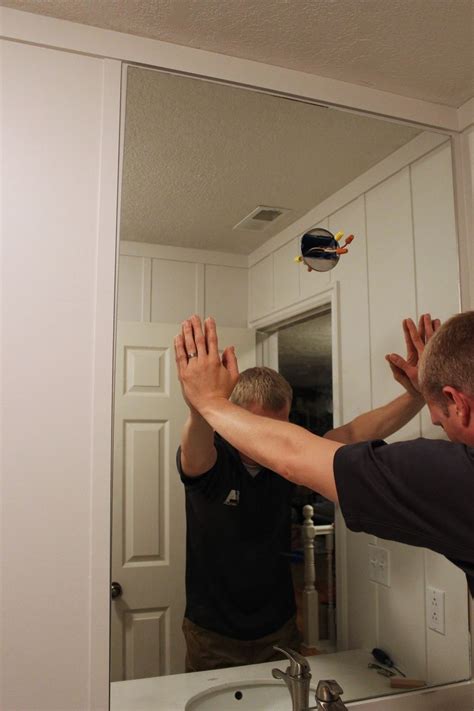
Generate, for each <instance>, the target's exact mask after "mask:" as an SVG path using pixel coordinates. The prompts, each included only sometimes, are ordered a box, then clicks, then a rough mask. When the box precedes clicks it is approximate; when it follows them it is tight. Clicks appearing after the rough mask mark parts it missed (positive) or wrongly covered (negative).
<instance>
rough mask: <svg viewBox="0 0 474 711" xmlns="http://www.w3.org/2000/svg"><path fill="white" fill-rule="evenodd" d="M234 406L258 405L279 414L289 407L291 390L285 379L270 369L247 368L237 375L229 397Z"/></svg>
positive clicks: (291, 396) (291, 397) (291, 395)
mask: <svg viewBox="0 0 474 711" xmlns="http://www.w3.org/2000/svg"><path fill="white" fill-rule="evenodd" d="M230 399H231V401H232V402H233V403H235V404H236V405H240V406H241V407H248V406H249V405H255V404H256V405H260V406H261V407H263V408H264V409H265V410H270V411H271V412H279V411H280V410H282V409H283V408H284V407H285V406H286V405H289V406H291V401H292V399H293V390H292V389H291V385H290V384H289V382H288V381H287V380H285V378H284V377H283V376H282V375H280V373H277V371H276V370H273V369H272V368H247V370H244V371H243V372H242V373H240V375H239V379H238V381H237V384H236V386H235V388H234V390H233V392H232V395H231V396H230Z"/></svg>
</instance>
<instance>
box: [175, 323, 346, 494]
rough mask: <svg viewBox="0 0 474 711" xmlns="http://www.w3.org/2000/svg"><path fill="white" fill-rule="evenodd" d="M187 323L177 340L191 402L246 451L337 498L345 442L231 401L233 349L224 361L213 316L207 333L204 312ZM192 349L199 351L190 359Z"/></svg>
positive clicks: (234, 373) (178, 359)
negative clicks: (337, 458)
mask: <svg viewBox="0 0 474 711" xmlns="http://www.w3.org/2000/svg"><path fill="white" fill-rule="evenodd" d="M185 323H186V326H185V327H183V332H182V333H181V334H179V335H178V336H177V337H176V339H175V352H176V363H177V367H178V374H179V379H180V382H181V385H182V388H183V392H184V396H185V399H186V401H187V402H188V403H189V404H190V405H191V406H192V407H194V409H195V410H196V411H197V412H199V413H200V415H202V417H203V418H204V419H205V420H206V421H207V423H208V424H209V426H210V428H212V429H213V430H216V431H217V432H219V434H220V435H221V436H222V437H223V438H224V439H225V440H227V442H230V444H232V445H233V446H234V447H235V448H236V449H238V450H239V451H240V452H242V454H244V455H246V456H247V457H249V458H250V459H253V460H254V461H256V462H259V464H262V465H263V466H265V467H267V468H269V469H271V470H273V471H275V472H277V473H278V474H281V476H283V477H285V478H287V479H289V480H290V481H293V482H295V483H298V484H302V485H304V486H308V487H310V488H312V489H315V490H316V491H319V492H320V493H321V494H323V496H325V497H326V498H328V499H331V500H332V501H336V500H337V493H336V485H335V482H334V473H333V468H332V463H333V458H334V453H335V452H336V451H337V450H338V449H339V448H340V447H341V446H342V445H341V444H339V443H337V442H331V441H330V440H325V439H323V438H322V437H316V436H315V435H313V434H311V433H310V432H308V431H307V430H305V429H303V428H302V427H298V426H296V425H293V424H290V423H287V422H281V421H279V420H274V419H269V418H266V417H259V416H257V415H254V414H252V413H251V412H248V411H247V410H245V409H243V408H242V407H238V406H237V405H234V404H233V403H231V402H229V400H228V398H229V396H230V394H231V392H232V390H233V388H234V386H235V383H236V382H237V378H238V375H239V372H238V367H237V359H236V357H235V353H234V352H233V349H226V350H225V351H224V356H223V359H222V361H221V359H220V357H219V350H218V346H217V334H216V328H215V323H214V321H213V320H212V319H207V321H206V324H205V326H206V335H204V333H203V330H202V326H201V320H200V319H199V317H198V316H193V317H192V319H191V320H190V321H187V322H185ZM188 353H197V356H196V357H193V358H191V359H189V358H188V355H187V354H188ZM183 465H184V462H183ZM201 473H202V472H201Z"/></svg>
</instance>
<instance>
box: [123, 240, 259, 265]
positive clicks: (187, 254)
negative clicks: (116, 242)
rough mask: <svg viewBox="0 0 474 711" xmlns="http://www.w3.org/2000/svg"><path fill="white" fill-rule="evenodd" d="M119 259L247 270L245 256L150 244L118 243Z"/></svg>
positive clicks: (247, 261) (247, 263)
mask: <svg viewBox="0 0 474 711" xmlns="http://www.w3.org/2000/svg"><path fill="white" fill-rule="evenodd" d="M120 256H121V257H150V258H152V259H169V260H171V261H174V262H193V263H194V264H214V265H217V266H220V267H238V268H241V269H247V268H248V266H249V260H248V257H247V255H245V254H231V253H229V252H213V251H211V250H204V249H189V248H185V247H173V246H172V245H167V244H152V243H151V242H129V241H126V240H124V241H122V242H120Z"/></svg>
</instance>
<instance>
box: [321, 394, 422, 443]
mask: <svg viewBox="0 0 474 711" xmlns="http://www.w3.org/2000/svg"><path fill="white" fill-rule="evenodd" d="M424 404H425V401H424V399H423V398H422V397H421V395H418V396H416V395H411V394H410V393H404V394H403V395H400V396H399V397H397V398H395V400H392V401H391V402H389V403H387V404H386V405H383V406H382V407H378V408H376V409H375V410H371V411H370V412H364V414H363V415H359V416H358V417H356V418H355V419H353V420H352V421H351V422H349V423H348V424H347V425H342V426H341V427H336V428H335V429H333V430H330V431H329V432H326V434H325V435H324V437H325V438H326V439H332V440H334V441H336V442H344V443H345V444H353V443H354V442H365V441H366V440H371V439H385V437H388V436H389V435H391V434H393V433H394V432H397V430H399V429H400V428H401V427H403V425H406V423H407V422H409V421H410V420H411V419H412V417H414V416H415V415H417V414H418V413H419V412H420V410H421V409H422V407H423V405H424Z"/></svg>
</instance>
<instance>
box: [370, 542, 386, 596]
mask: <svg viewBox="0 0 474 711" xmlns="http://www.w3.org/2000/svg"><path fill="white" fill-rule="evenodd" d="M369 580H372V581H373V582H374V583H380V584H381V585H386V586H387V587H390V551H389V550H388V549H387V548H381V547H380V546H374V545H372V544H371V543H369Z"/></svg>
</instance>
